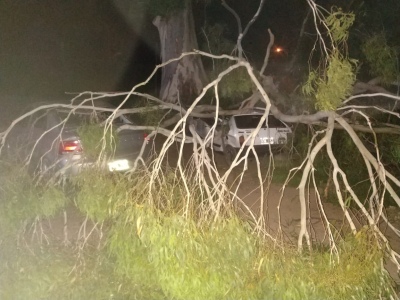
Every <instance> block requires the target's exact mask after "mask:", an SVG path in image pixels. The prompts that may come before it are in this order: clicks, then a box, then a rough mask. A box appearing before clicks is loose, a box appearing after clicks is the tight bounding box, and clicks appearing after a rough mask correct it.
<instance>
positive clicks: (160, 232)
mask: <svg viewBox="0 0 400 300" xmlns="http://www.w3.org/2000/svg"><path fill="white" fill-rule="evenodd" d="M92 174H94V173H92ZM95 174H96V176H95V177H93V176H92V177H91V175H90V174H85V173H83V174H82V176H80V177H77V178H76V181H75V182H74V183H73V184H74V185H75V187H76V194H75V201H74V203H75V204H76V205H77V207H78V208H79V209H80V211H81V212H82V213H83V214H85V215H88V216H89V217H90V218H91V219H92V221H98V222H105V223H107V226H105V227H104V230H105V232H104V244H101V245H100V247H98V248H96V247H93V246H95V245H92V244H90V243H88V244H87V245H86V247H85V248H84V249H79V248H76V247H71V246H66V245H63V244H61V243H60V242H57V241H56V240H50V241H49V243H39V242H38V241H37V240H34V241H31V240H26V236H25V235H24V234H20V235H19V236H18V232H23V230H24V228H27V226H29V224H30V222H31V221H32V220H31V216H30V215H29V216H28V217H29V218H28V221H26V222H21V223H19V226H20V227H19V229H20V231H18V232H16V231H12V232H5V231H2V232H1V235H0V241H1V248H0V251H1V253H0V298H1V299H61V300H63V299H199V300H200V299H352V298H354V299H378V298H380V297H381V298H385V297H386V298H388V297H389V296H390V295H394V291H393V290H392V286H391V281H390V278H389V276H388V275H387V273H386V271H385V270H384V269H383V268H382V265H381V264H382V260H383V257H384V253H382V251H380V250H379V247H378V243H377V241H376V240H375V238H374V235H373V234H372V233H371V232H370V231H369V230H367V229H365V230H363V231H361V232H360V233H359V234H358V235H357V236H355V237H351V236H348V237H346V238H344V239H341V240H338V241H337V242H338V256H336V255H332V253H331V252H330V251H329V249H324V248H319V249H314V250H313V251H312V252H304V253H299V252H297V250H296V249H294V247H292V246H291V245H285V247H284V248H280V247H277V245H276V244H275V243H274V242H273V241H272V240H269V239H266V238H262V237H261V236H260V235H258V234H257V232H254V231H253V228H252V227H251V226H250V225H249V224H248V223H246V222H245V221H243V220H241V219H240V218H239V217H238V216H236V214H235V212H234V211H230V212H229V213H224V214H221V215H220V216H219V217H218V218H216V219H214V218H213V217H214V216H213V215H210V214H207V213H204V211H201V209H200V207H203V208H202V210H205V209H206V208H207V207H206V206H204V203H206V202H205V201H204V199H202V194H201V193H197V192H196V185H195V184H192V183H190V182H189V183H188V184H189V190H190V191H192V198H187V197H186V196H185V195H186V194H185V189H184V187H183V184H182V182H181V180H179V179H178V178H177V177H176V176H173V174H174V173H168V174H165V176H164V177H163V178H162V179H161V180H160V181H158V182H156V186H155V187H154V189H151V190H150V189H149V186H148V184H147V182H148V178H147V177H146V176H148V175H146V174H145V173H141V174H136V175H132V176H131V177H129V178H127V177H122V176H120V175H118V174H102V173H99V172H96V173H95ZM21 182H22V181H21ZM8 184H11V183H10V182H9V183H8ZM25 184H27V183H26V182H25ZM6 185H7V184H6ZM14 185H15V183H12V185H11V186H14ZM28 186H29V185H28ZM197 188H198V187H197ZM12 191H13V192H14V194H11V193H6V194H4V193H3V194H1V196H2V198H1V201H2V202H1V203H2V205H3V207H4V208H5V211H6V212H7V210H8V209H10V208H8V207H7V206H6V205H5V204H7V203H13V201H14V200H13V199H16V198H18V197H20V196H22V197H23V198H25V197H26V194H25V193H22V194H21V190H19V189H12ZM18 200H20V199H18ZM228 202H229V201H228ZM16 203H25V202H16ZM15 205H16V206H15V208H17V207H18V205H19V204H15ZM48 205H52V204H48ZM61 206H62V204H60V207H61ZM39 207H41V206H39ZM187 207H189V209H188V210H185V209H186V208H187ZM226 209H227V211H228V208H226ZM49 211H51V212H53V210H47V208H46V207H43V209H42V210H40V209H38V210H35V211H32V214H36V215H37V216H40V217H41V218H44V217H45V216H46V217H47V216H50V215H53V213H52V214H48V212H49ZM23 216H25V215H23ZM210 216H211V217H210ZM29 220H30V221H29ZM7 233H8V234H7ZM17 236H18V237H19V238H18V239H16V237H17Z"/></svg>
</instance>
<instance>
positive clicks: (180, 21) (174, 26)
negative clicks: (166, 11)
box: [153, 1, 206, 104]
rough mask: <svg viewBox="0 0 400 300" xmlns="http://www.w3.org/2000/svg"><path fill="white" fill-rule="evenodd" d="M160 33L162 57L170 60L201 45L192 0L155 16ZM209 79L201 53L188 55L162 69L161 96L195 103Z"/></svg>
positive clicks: (169, 99) (171, 100)
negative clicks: (174, 9)
mask: <svg viewBox="0 0 400 300" xmlns="http://www.w3.org/2000/svg"><path fill="white" fill-rule="evenodd" d="M153 24H154V25H155V26H156V27H157V29H158V32H159V35H160V46H161V47H160V48H161V60H162V62H163V63H164V62H167V61H168V60H170V59H172V58H176V57H178V56H179V55H181V54H182V53H183V52H188V51H192V50H193V49H197V48H198V43H197V37H196V31H195V27H194V20H193V13H192V7H191V4H190V1H187V4H186V7H185V9H184V10H182V11H179V12H175V13H173V14H172V15H170V16H166V17H161V16H158V17H156V18H155V19H154V20H153ZM205 81H206V75H205V72H204V67H203V63H202V61H201V57H200V56H193V55H190V56H185V57H184V58H182V59H181V60H180V61H177V62H172V63H170V64H168V65H167V66H165V67H164V68H163V70H162V77H161V89H160V98H161V99H162V100H163V101H166V102H170V103H171V102H172V103H181V104H182V103H191V102H192V101H193V100H194V98H195V96H196V95H198V94H199V93H200V92H201V89H202V88H203V85H204V83H205Z"/></svg>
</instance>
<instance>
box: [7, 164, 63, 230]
mask: <svg viewBox="0 0 400 300" xmlns="http://www.w3.org/2000/svg"><path fill="white" fill-rule="evenodd" d="M0 170H1V175H0V181H1V183H2V187H1V191H0V232H1V234H5V235H7V234H14V233H15V231H16V230H19V229H22V226H23V225H24V224H26V223H27V222H31V221H33V220H34V219H35V218H36V217H39V218H48V217H51V216H54V215H55V214H57V213H58V212H59V211H60V210H61V208H63V207H64V206H65V205H66V203H67V197H66V196H65V194H64V192H63V191H62V189H61V188H60V187H59V186H57V185H44V184H42V183H37V182H36V181H35V180H34V178H33V177H32V176H31V175H30V174H29V173H28V172H27V170H26V168H24V167H21V166H18V165H14V164H12V165H11V164H5V163H2V164H1V165H0Z"/></svg>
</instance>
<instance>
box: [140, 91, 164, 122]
mask: <svg viewBox="0 0 400 300" xmlns="http://www.w3.org/2000/svg"><path fill="white" fill-rule="evenodd" d="M153 105H154V104H152V103H151V102H149V101H147V99H143V98H140V99H136V101H135V102H134V107H144V108H146V109H145V110H144V111H142V112H140V113H138V114H136V115H135V122H137V123H139V124H141V125H143V126H159V125H160V122H161V120H163V119H165V118H167V117H165V112H164V111H163V110H161V109H156V110H154V109H151V107H152V106H153Z"/></svg>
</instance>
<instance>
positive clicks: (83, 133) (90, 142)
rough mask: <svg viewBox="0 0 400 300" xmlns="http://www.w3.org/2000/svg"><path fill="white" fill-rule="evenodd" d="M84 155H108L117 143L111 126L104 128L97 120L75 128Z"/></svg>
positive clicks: (91, 156) (95, 156)
mask: <svg viewBox="0 0 400 300" xmlns="http://www.w3.org/2000/svg"><path fill="white" fill-rule="evenodd" d="M77 132H78V135H79V137H80V140H81V143H82V147H83V148H84V149H85V155H86V156H87V157H88V158H90V159H97V158H99V156H100V155H103V156H106V157H107V156H110V155H112V154H113V153H114V150H115V146H116V145H117V143H118V136H117V134H116V133H115V131H114V130H113V129H112V128H108V129H107V130H105V128H104V127H102V126H100V125H99V124H98V123H97V122H94V121H93V122H90V123H86V124H83V125H82V126H80V127H79V128H78V129H77Z"/></svg>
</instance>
